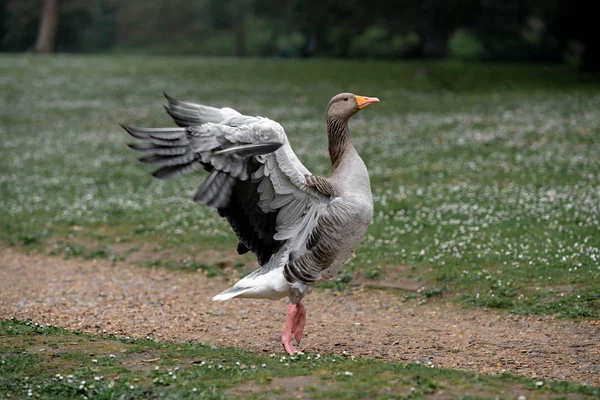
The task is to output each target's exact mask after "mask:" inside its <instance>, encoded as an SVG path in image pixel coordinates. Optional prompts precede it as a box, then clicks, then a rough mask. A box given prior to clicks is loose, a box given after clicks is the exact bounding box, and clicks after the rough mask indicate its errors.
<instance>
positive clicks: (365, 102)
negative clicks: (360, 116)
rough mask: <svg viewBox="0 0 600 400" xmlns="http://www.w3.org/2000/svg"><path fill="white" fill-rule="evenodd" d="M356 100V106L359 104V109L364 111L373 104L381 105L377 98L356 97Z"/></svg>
mask: <svg viewBox="0 0 600 400" xmlns="http://www.w3.org/2000/svg"><path fill="white" fill-rule="evenodd" d="M354 97H355V98H356V104H358V108H359V109H361V110H362V109H363V108H365V107H367V106H370V105H371V104H375V103H379V99H378V98H377V97H364V96H354Z"/></svg>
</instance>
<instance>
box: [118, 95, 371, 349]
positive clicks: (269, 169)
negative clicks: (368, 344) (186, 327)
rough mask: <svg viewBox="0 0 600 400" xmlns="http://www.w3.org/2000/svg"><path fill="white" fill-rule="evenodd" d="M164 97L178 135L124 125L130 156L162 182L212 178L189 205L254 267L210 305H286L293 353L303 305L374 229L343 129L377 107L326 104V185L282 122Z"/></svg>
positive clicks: (286, 336)
mask: <svg viewBox="0 0 600 400" xmlns="http://www.w3.org/2000/svg"><path fill="white" fill-rule="evenodd" d="M165 96H166V98H167V105H166V106H165V108H166V111H167V112H168V114H169V115H170V116H171V117H172V118H173V120H174V121H175V123H176V125H178V127H173V128H138V127H131V126H123V128H124V129H125V130H126V131H127V132H128V133H129V134H130V135H131V136H133V137H134V138H136V139H139V140H140V142H136V143H135V144H130V145H129V147H130V148H131V149H133V150H136V151H139V152H142V153H145V156H144V157H142V158H140V161H141V162H143V163H145V164H149V165H154V166H157V167H158V169H157V170H156V171H154V173H153V176H154V177H156V178H159V179H165V178H173V177H176V176H180V175H182V174H186V173H189V172H192V171H194V170H197V169H200V168H203V169H204V170H206V171H207V172H208V173H209V175H208V177H207V178H206V180H205V181H204V183H202V185H201V186H200V188H199V189H198V190H197V192H196V194H195V195H194V200H195V201H197V202H199V203H202V204H204V205H206V206H209V207H213V208H216V209H217V210H218V213H219V215H220V216H221V217H223V218H225V219H226V220H227V222H228V223H229V224H230V225H231V228H232V230H233V231H234V232H235V234H236V235H237V237H238V240H239V243H238V245H237V251H238V253H239V254H244V253H247V252H248V251H252V252H253V253H255V254H256V257H257V259H258V263H259V265H260V266H259V268H258V269H256V270H255V271H254V272H252V273H250V274H249V275H248V276H246V277H245V278H243V279H241V280H239V281H238V282H237V283H236V284H235V285H233V286H232V287H230V288H229V289H227V290H225V291H223V292H222V293H219V294H217V295H216V296H214V297H213V300H215V301H224V300H229V299H231V298H233V297H241V298H258V299H281V298H283V297H286V296H287V297H289V303H288V306H287V318H286V321H285V326H284V330H283V334H282V336H281V342H282V344H283V346H284V348H285V350H286V351H287V352H288V353H289V354H294V353H295V352H296V351H297V350H296V348H295V347H294V345H293V344H292V339H295V340H296V342H297V343H299V342H300V339H301V337H302V333H303V331H304V326H305V323H306V309H305V307H304V306H303V305H302V303H301V300H302V298H303V297H304V296H306V295H307V294H309V293H310V292H311V290H312V288H313V287H314V285H315V284H316V283H317V282H319V281H323V280H327V279H330V278H332V277H334V276H335V275H336V274H337V273H338V272H339V270H340V269H341V267H342V265H343V264H344V263H345V262H346V261H347V260H348V259H349V258H350V257H351V256H352V253H353V252H354V250H355V248H356V247H357V246H358V244H359V243H360V241H361V240H362V238H363V236H364V234H365V232H366V230H367V227H368V225H369V224H370V222H371V219H372V216H373V199H372V197H371V186H370V181H369V174H368V172H367V168H366V166H365V164H364V162H363V160H362V159H361V158H360V156H359V155H358V153H357V151H356V149H355V148H354V146H353V145H352V141H351V139H350V134H349V130H348V120H349V119H350V117H352V116H353V115H354V114H356V113H357V112H358V111H359V110H361V109H363V108H365V107H367V106H369V105H371V104H374V103H377V102H379V99H378V98H376V97H364V96H357V95H354V94H351V93H341V94H338V95H336V96H334V97H333V98H332V99H331V101H330V102H329V105H328V107H327V134H328V138H329V146H328V147H329V155H330V159H331V167H332V171H331V175H330V176H329V177H323V176H317V175H312V174H311V173H310V172H309V171H308V169H306V167H305V166H304V165H302V163H301V162H300V160H299V159H298V157H297V156H296V154H295V153H294V151H293V150H292V148H291V146H290V144H289V142H288V138H287V136H286V134H285V131H284V130H283V128H282V127H281V125H280V124H279V123H277V122H275V121H273V120H270V119H268V118H263V117H255V116H247V115H243V114H240V113H239V112H237V111H235V110H233V109H231V108H228V107H225V108H215V107H210V106H206V105H200V104H195V103H190V102H182V101H177V100H175V99H173V98H171V97H169V96H167V95H166V94H165Z"/></svg>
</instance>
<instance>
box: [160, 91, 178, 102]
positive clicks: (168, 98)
mask: <svg viewBox="0 0 600 400" xmlns="http://www.w3.org/2000/svg"><path fill="white" fill-rule="evenodd" d="M163 95H164V96H165V99H167V101H168V102H169V103H176V102H177V101H176V100H175V99H174V98H173V97H171V96H169V95H168V94H167V92H165V91H163Z"/></svg>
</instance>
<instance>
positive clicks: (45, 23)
mask: <svg viewBox="0 0 600 400" xmlns="http://www.w3.org/2000/svg"><path fill="white" fill-rule="evenodd" d="M58 1H59V0H44V9H43V10H42V18H41V21H40V29H39V31H38V36H37V40H36V42H35V51H36V52H37V53H52V51H54V41H55V39H56V30H57V28H58Z"/></svg>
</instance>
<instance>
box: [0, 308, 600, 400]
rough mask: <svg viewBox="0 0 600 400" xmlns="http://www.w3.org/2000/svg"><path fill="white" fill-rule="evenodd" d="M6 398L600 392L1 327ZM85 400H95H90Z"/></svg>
mask: <svg viewBox="0 0 600 400" xmlns="http://www.w3.org/2000/svg"><path fill="white" fill-rule="evenodd" d="M0 339H1V340H0V395H1V396H2V398H27V397H32V398H38V397H41V398H44V399H81V398H89V399H118V398H132V399H133V398H146V399H151V398H167V399H186V398H207V399H221V398H257V399H258V398H264V397H265V396H266V395H269V394H271V395H276V394H277V395H279V396H280V397H279V398H295V397H298V396H299V395H309V396H310V397H311V398H322V399H326V398H335V399H338V398H342V399H356V398H384V399H385V398H404V399H419V398H423V397H426V396H428V395H431V396H442V397H444V398H465V399H466V398H517V397H519V396H525V397H526V398H527V399H542V398H544V399H545V398H549V396H551V398H566V397H561V396H566V395H569V396H570V397H569V398H593V397H592V396H598V395H599V394H600V392H599V391H598V388H593V387H586V386H578V385H575V384H572V383H567V382H544V381H536V380H531V379H525V378H518V377H515V376H511V375H507V374H504V375H498V376H481V375H476V374H474V373H469V372H460V371H452V370H447V369H440V368H432V367H431V366H426V365H421V364H415V363H412V364H395V363H388V362H380V361H373V360H363V359H355V358H353V357H352V358H351V357H344V356H321V355H320V354H304V355H297V356H295V357H289V356H287V357H283V356H275V355H270V356H269V355H255V354H251V353H248V352H244V351H240V350H236V349H230V348H211V347H209V346H205V345H199V344H189V343H185V344H184V343H168V342H156V341H152V340H130V339H124V338H115V337H109V336H90V335H84V334H79V333H74V332H69V331H66V330H63V329H60V328H55V327H52V326H42V325H38V324H33V323H31V322H22V321H16V320H2V321H0ZM84 396H85V397H84Z"/></svg>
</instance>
